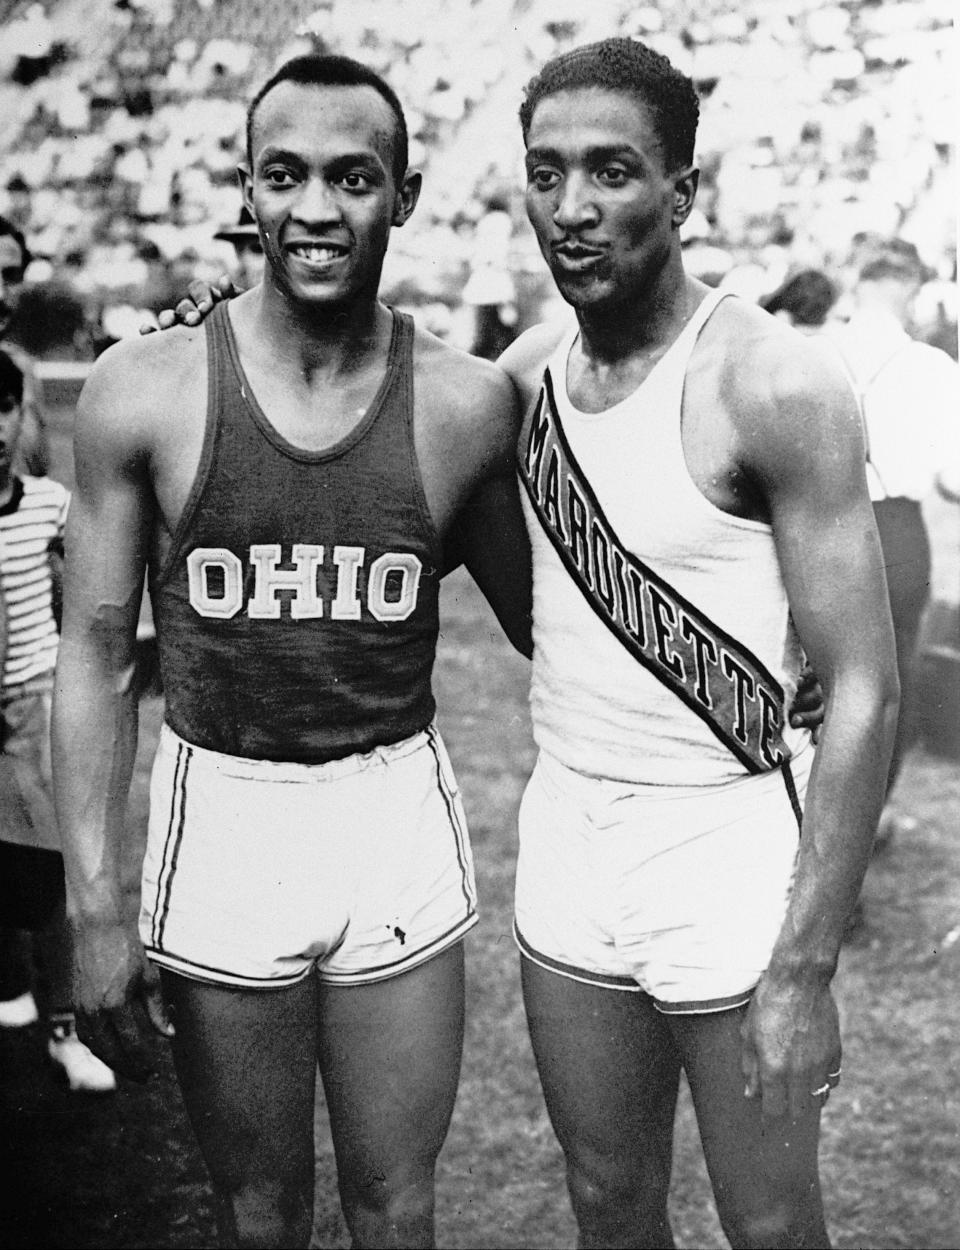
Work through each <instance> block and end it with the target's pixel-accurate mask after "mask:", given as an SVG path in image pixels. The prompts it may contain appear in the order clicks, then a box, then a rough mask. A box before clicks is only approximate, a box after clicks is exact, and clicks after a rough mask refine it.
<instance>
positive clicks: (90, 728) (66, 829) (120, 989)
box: [52, 357, 166, 1080]
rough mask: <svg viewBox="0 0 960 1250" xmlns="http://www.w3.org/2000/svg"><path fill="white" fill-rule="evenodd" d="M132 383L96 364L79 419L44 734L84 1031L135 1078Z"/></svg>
mask: <svg viewBox="0 0 960 1250" xmlns="http://www.w3.org/2000/svg"><path fill="white" fill-rule="evenodd" d="M142 381H143V379H142V375H140V374H138V373H137V372H136V371H134V370H133V369H131V368H130V366H129V364H128V363H127V362H126V361H125V360H124V359H123V357H121V359H120V360H119V361H117V360H116V358H114V360H112V361H110V360H106V359H105V360H104V361H103V362H102V364H100V365H99V366H98V368H97V370H95V372H94V374H93V375H92V376H91V378H90V380H89V381H88V383H87V385H86V386H85V387H84V390H83V393H82V395H81V399H80V404H79V407H78V410H77V419H76V430H75V460H76V489H75V492H74V495H73V498H72V501H71V507H70V514H69V518H68V521H67V533H66V568H65V585H64V611H63V631H62V637H61V643H60V653H59V659H58V663H57V674H56V686H55V694H54V711H53V732H52V745H53V765H54V797H55V800H56V806H57V818H58V822H59V826H60V832H61V839H62V843H63V854H64V865H65V869H66V875H67V891H68V909H69V914H70V918H71V923H72V925H73V928H74V934H75V960H76V980H77V984H76V994H77V1000H76V1007H77V1013H78V1020H79V1024H80V1028H81V1033H82V1035H83V1037H84V1040H85V1041H86V1042H87V1044H88V1045H90V1046H91V1048H92V1049H93V1050H94V1051H95V1052H96V1053H97V1054H98V1055H100V1057H101V1058H102V1059H103V1060H104V1061H105V1062H106V1063H108V1064H109V1065H110V1066H111V1067H113V1068H115V1069H116V1070H117V1071H119V1072H122V1073H124V1074H125V1075H127V1076H132V1077H134V1078H135V1079H141V1080H142V1079H144V1078H145V1077H146V1075H147V1074H148V1072H149V1067H150V1065H149V1060H148V1056H147V1051H146V1049H145V1045H144V1041H143V1033H144V1026H145V1023H146V1020H145V1018H144V1017H143V1014H142V1013H143V1007H144V1006H148V1010H149V1013H150V1018H151V1020H152V1021H153V1022H154V1024H155V1025H156V1027H161V1026H162V1020H161V1017H160V1014H159V999H158V998H155V997H154V990H155V978H154V977H153V976H152V974H151V973H150V972H149V970H148V969H147V968H146V965H145V962H144V957H143V951H142V948H141V946H140V943H139V941H138V940H137V938H136V935H135V934H134V933H132V932H130V928H129V925H128V921H127V917H125V915H124V908H123V898H122V892H121V879H120V862H121V852H122V846H123V840H124V833H125V819H126V807H127V793H128V790H129V786H130V778H131V774H132V770H133V762H134V757H135V754H136V748H137V698H136V691H135V687H134V681H133V677H134V660H135V649H136V628H137V617H138V614H139V609H140V600H141V591H142V584H143V576H144V569H145V566H146V557H147V542H148V536H149V527H150V523H151V518H152V512H153V501H152V493H151V490H150V486H149V481H148V476H147V466H146V454H145V451H144V448H143V446H142V443H141V440H142V433H141V428H142V423H141V421H140V420H139V419H138V417H137V415H136V409H137V406H138V400H137V398H136V395H137V391H138V389H139V388H140V387H141V386H142ZM148 1004H149V1005H148ZM164 1031H166V1029H164Z"/></svg>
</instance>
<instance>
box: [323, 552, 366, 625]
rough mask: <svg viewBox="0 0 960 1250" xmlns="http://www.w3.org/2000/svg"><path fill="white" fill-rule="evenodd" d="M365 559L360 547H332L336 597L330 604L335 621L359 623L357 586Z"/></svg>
mask: <svg viewBox="0 0 960 1250" xmlns="http://www.w3.org/2000/svg"><path fill="white" fill-rule="evenodd" d="M365 557H366V552H365V551H364V549H363V548H362V547H334V549H333V562H334V564H335V565H336V566H337V597H336V599H334V601H333V603H331V604H330V615H331V616H332V617H333V619H334V620H335V621H359V619H360V596H359V594H358V593H357V584H358V582H359V580H360V569H361V567H362V565H363V561H364V559H365Z"/></svg>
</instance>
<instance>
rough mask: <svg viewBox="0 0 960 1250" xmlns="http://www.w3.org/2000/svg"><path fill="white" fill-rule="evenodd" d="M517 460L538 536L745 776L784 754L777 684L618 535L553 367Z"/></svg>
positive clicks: (620, 637)
mask: <svg viewBox="0 0 960 1250" xmlns="http://www.w3.org/2000/svg"><path fill="white" fill-rule="evenodd" d="M517 460H518V468H519V473H520V480H521V482H522V483H523V485H524V488H525V489H526V492H527V495H528V496H529V498H530V503H531V506H532V507H533V510H534V512H535V513H536V516H537V519H538V520H539V522H540V524H541V526H542V527H543V530H544V532H545V533H546V535H547V537H548V538H549V539H550V541H551V543H552V544H553V546H554V548H555V550H556V552H557V554H558V555H559V557H560V559H561V560H562V562H563V564H564V567H565V568H566V570H567V572H568V573H569V574H570V576H571V578H572V579H573V581H574V583H575V584H576V586H577V587H578V589H579V590H580V591H581V593H582V594H583V596H584V598H585V599H586V601H587V602H588V603H589V605H590V606H591V608H593V610H594V612H596V614H597V615H598V616H599V617H600V619H601V621H603V623H604V625H606V626H607V628H608V629H609V630H610V631H611V633H612V634H613V635H614V637H615V638H617V640H618V641H619V642H621V643H622V644H623V645H624V646H625V647H626V649H627V650H628V651H629V652H630V654H631V655H632V656H633V657H634V658H635V659H637V660H639V661H640V663H641V664H642V665H643V666H644V667H645V668H647V669H648V670H649V671H650V672H651V673H653V675H654V676H655V677H657V678H658V679H659V680H660V681H661V682H663V684H664V685H665V686H666V687H667V688H668V689H669V690H672V691H673V693H674V694H675V695H676V696H677V697H678V698H679V699H681V700H682V701H683V702H684V703H685V704H686V705H687V707H689V708H690V709H691V711H693V712H695V713H696V715H697V716H699V717H700V719H701V720H702V721H703V722H704V724H706V725H707V726H709V728H710V729H711V730H712V731H713V733H714V734H715V735H716V737H717V738H719V740H720V741H721V742H722V743H723V744H724V746H725V747H727V748H728V749H729V750H730V751H732V752H733V754H734V755H735V756H736V757H737V759H738V760H739V761H740V762H741V763H742V764H743V765H744V767H745V768H746V769H747V770H748V771H749V772H751V773H763V772H768V771H769V770H770V769H772V768H777V767H778V766H779V765H780V764H782V763H783V762H784V761H785V760H788V759H789V758H790V755H791V752H790V749H789V748H788V747H787V746H786V744H785V743H784V741H783V724H784V715H783V705H784V694H783V689H782V687H781V686H780V684H779V682H778V681H777V680H776V678H775V677H774V676H773V675H772V674H771V673H769V672H768V671H767V669H766V668H765V667H764V665H763V663H762V662H761V661H760V660H759V659H758V658H757V657H756V656H755V655H754V654H753V653H752V652H751V651H749V650H748V649H747V648H746V647H744V646H743V645H742V644H740V643H738V642H737V641H736V639H734V638H731V637H730V635H729V634H727V633H725V632H724V630H722V629H720V628H719V626H717V625H715V624H714V623H713V621H711V620H710V619H709V618H708V617H706V616H704V615H703V614H702V613H701V612H700V611H698V609H697V608H696V607H694V605H693V604H692V603H690V602H689V600H687V599H685V598H684V597H683V596H682V595H680V594H678V593H677V591H676V590H674V589H673V587H671V586H670V584H669V583H668V582H666V581H665V580H664V579H663V578H662V577H660V576H659V575H658V574H657V573H655V572H654V571H653V570H652V569H651V568H650V567H649V566H648V565H646V564H644V563H643V562H642V561H641V560H638V559H637V557H636V556H634V555H632V554H631V553H630V552H629V551H627V550H626V548H625V547H624V546H623V544H622V543H621V542H620V540H619V539H618V538H617V535H616V534H615V533H614V531H613V528H612V527H611V525H610V523H609V522H608V521H607V519H606V517H605V516H604V515H603V511H602V509H601V507H600V504H599V503H598V501H597V498H596V496H595V495H594V493H593V490H592V489H591V487H590V484H589V483H588V482H587V480H586V477H585V476H584V474H583V471H582V469H581V468H580V466H579V464H578V463H577V460H576V457H575V456H574V454H573V452H572V450H571V448H570V445H569V443H568V442H567V440H566V437H565V435H564V432H563V428H562V426H561V424H560V417H559V413H558V412H557V405H556V400H555V398H554V393H553V382H552V379H551V377H550V372H549V370H547V371H546V372H545V373H544V383H543V387H542V389H541V391H540V396H539V398H538V399H537V402H536V404H535V405H534V407H533V408H532V410H531V411H530V412H529V413H528V415H527V419H526V421H525V423H524V429H523V432H522V433H521V436H520V443H519V446H518V449H517Z"/></svg>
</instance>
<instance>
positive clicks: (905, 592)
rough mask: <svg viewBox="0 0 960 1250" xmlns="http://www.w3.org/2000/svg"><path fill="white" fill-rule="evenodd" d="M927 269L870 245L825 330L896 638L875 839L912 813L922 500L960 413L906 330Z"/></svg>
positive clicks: (922, 600) (910, 254)
mask: <svg viewBox="0 0 960 1250" xmlns="http://www.w3.org/2000/svg"><path fill="white" fill-rule="evenodd" d="M926 277H927V273H926V269H925V266H924V265H923V263H922V261H921V259H920V257H919V255H918V253H917V249H916V247H914V245H913V244H912V243H909V242H907V241H905V240H902V239H891V240H889V241H885V242H880V243H873V244H872V245H871V246H870V247H869V248H868V249H866V255H865V257H864V258H863V259H862V260H861V264H860V267H859V270H858V273H857V277H856V280H855V283H854V285H853V289H852V291H851V292H850V296H849V301H848V307H849V312H850V315H849V319H848V320H847V321H846V322H845V323H843V324H837V325H835V326H834V327H833V328H832V329H831V330H830V332H829V335H830V339H831V341H832V342H833V343H834V344H835V346H836V347H837V348H838V349H839V351H840V354H841V356H842V358H843V360H844V362H845V364H846V367H847V370H848V371H849V374H850V377H851V380H852V383H853V386H854V389H855V390H856V392H857V396H858V398H859V400H860V407H861V412H862V415H863V422H864V434H865V440H866V447H867V478H868V483H869V486H870V497H871V499H872V500H873V506H874V513H875V515H876V518H877V526H878V529H879V531H880V542H881V545H882V548H883V556H884V562H885V564H886V571H887V583H888V586H889V590H890V606H891V610H892V613H893V624H894V631H895V633H896V639H897V663H898V667H899V670H900V684H901V704H900V721H899V725H898V730H897V740H896V745H895V747H894V754H893V761H892V763H891V766H890V779H889V783H888V802H887V807H886V809H885V811H884V814H883V817H882V819H881V822H880V828H879V830H878V835H877V841H878V844H879V845H882V844H883V843H884V842H886V841H888V840H889V838H890V837H891V836H892V835H893V834H894V833H895V832H896V830H897V828H898V826H901V825H903V824H904V822H909V821H910V820H911V819H912V818H911V816H910V813H909V812H907V811H904V810H901V809H900V808H899V807H898V805H897V802H896V798H895V795H894V794H893V792H894V789H895V786H896V781H897V777H898V774H899V772H900V769H901V766H902V764H903V759H904V755H905V753H906V750H907V748H908V747H909V746H910V743H911V740H912V735H913V728H914V726H913V717H914V714H915V711H916V708H915V705H914V701H913V693H914V677H915V664H916V658H917V641H918V635H919V629H920V622H921V618H922V616H923V612H924V609H925V607H926V606H927V602H928V599H929V595H930V572H931V560H930V541H929V537H928V533H927V527H926V524H925V521H924V516H923V510H922V507H921V504H922V502H923V500H924V499H925V498H927V497H928V496H929V495H930V494H931V493H932V492H933V490H934V489H935V486H936V484H937V481H938V478H940V476H941V475H942V474H943V473H944V472H945V471H949V470H948V461H949V448H950V446H951V443H952V442H953V443H955V441H956V429H955V427H956V425H957V422H958V421H960V415H958V413H960V369H958V367H957V364H956V362H955V360H953V359H952V358H951V357H950V356H949V355H948V354H947V353H946V352H944V351H941V350H940V349H939V348H937V347H933V346H931V345H930V344H928V343H923V342H920V341H918V340H916V339H914V338H912V337H911V335H910V334H909V333H908V328H909V327H911V325H912V321H911V315H912V308H913V303H914V300H915V298H916V296H917V293H918V292H919V291H920V289H921V287H922V285H923V283H924V281H925V279H926Z"/></svg>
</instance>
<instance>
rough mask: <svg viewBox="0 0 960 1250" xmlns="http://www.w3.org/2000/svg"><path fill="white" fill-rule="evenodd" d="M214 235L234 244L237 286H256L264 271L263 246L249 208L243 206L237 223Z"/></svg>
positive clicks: (246, 289)
mask: <svg viewBox="0 0 960 1250" xmlns="http://www.w3.org/2000/svg"><path fill="white" fill-rule="evenodd" d="M213 237H214V238H215V239H222V240H223V241H224V242H225V243H230V244H232V245H233V250H234V252H235V253H236V256H237V263H236V269H235V272H234V273H233V274H232V275H231V276H232V277H233V280H234V282H235V283H236V284H237V286H238V287H239V288H240V289H241V290H243V291H248V290H249V289H250V287H252V286H256V284H257V283H258V282H259V281H260V277H261V275H262V273H263V248H262V247H261V246H260V236H259V234H258V233H257V224H256V222H255V221H254V220H253V217H252V216H251V215H250V213H249V211H248V210H247V208H246V207H244V208H241V210H240V216H239V218H238V219H237V223H236V225H234V226H223V227H222V229H220V230H218V231H217V233H216V234H215V235H214V236H213ZM178 294H179V292H178Z"/></svg>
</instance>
